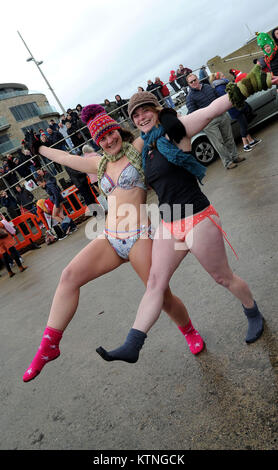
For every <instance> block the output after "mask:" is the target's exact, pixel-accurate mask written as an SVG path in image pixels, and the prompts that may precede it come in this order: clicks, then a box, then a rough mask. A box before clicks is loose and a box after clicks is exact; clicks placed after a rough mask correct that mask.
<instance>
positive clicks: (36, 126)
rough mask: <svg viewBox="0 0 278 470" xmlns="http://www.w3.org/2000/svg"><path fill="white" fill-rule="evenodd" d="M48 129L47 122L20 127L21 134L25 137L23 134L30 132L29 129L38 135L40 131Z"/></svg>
mask: <svg viewBox="0 0 278 470" xmlns="http://www.w3.org/2000/svg"><path fill="white" fill-rule="evenodd" d="M48 127H49V124H48V122H47V121H40V122H36V123H35V124H30V126H26V127H22V128H21V130H22V132H23V134H24V135H25V132H26V131H30V130H31V129H33V131H34V132H35V133H38V132H39V130H40V129H43V130H44V131H46V129H47V128H48Z"/></svg>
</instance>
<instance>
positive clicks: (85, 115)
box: [81, 104, 121, 145]
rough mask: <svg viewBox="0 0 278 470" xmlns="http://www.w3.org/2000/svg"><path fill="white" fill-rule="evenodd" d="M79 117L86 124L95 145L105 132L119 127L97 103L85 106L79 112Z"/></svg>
mask: <svg viewBox="0 0 278 470" xmlns="http://www.w3.org/2000/svg"><path fill="white" fill-rule="evenodd" d="M81 119H82V121H83V122H84V123H85V124H87V126H88V128H89V131H90V133H91V136H92V138H93V139H94V141H95V142H96V144H97V145H99V141H100V140H101V139H102V138H103V137H104V136H105V134H107V133H108V132H111V131H113V130H116V129H120V128H121V127H120V125H119V124H118V123H117V122H116V121H115V120H114V119H112V118H111V117H110V116H109V115H108V114H107V112H106V111H105V109H104V108H103V107H102V106H100V105H99V104H89V105H88V106H85V107H84V108H83V109H82V112H81Z"/></svg>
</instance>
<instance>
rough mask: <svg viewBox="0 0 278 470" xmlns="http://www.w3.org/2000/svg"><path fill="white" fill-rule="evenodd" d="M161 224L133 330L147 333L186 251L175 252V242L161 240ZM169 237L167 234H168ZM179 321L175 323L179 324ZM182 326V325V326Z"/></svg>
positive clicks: (171, 239)
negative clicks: (145, 287) (145, 288)
mask: <svg viewBox="0 0 278 470" xmlns="http://www.w3.org/2000/svg"><path fill="white" fill-rule="evenodd" d="M164 230H166V229H165V228H164V227H163V226H162V224H160V226H159V227H158V229H157V232H156V234H155V239H154V241H153V249H152V265H151V270H150V275H149V279H148V283H147V290H146V292H145V294H144V296H143V298H142V300H141V302H140V305H139V308H138V311H137V315H136V319H135V322H134V325H133V328H136V329H138V330H141V331H144V332H148V331H149V330H150V328H151V327H152V326H153V324H154V323H155V322H156V321H157V319H158V317H159V315H160V312H161V310H162V308H163V302H164V298H165V294H166V292H167V289H168V286H169V282H170V279H171V277H172V275H173V273H174V272H175V270H176V269H177V267H178V266H179V264H180V262H181V261H182V260H183V258H184V257H185V256H186V254H187V253H188V249H186V248H185V250H184V251H183V250H178V251H177V250H175V243H176V240H175V239H174V238H173V237H172V238H170V239H163V231H164ZM168 235H169V233H168ZM180 322H181V320H179V321H178V322H177V321H176V323H180ZM183 326H184V325H183Z"/></svg>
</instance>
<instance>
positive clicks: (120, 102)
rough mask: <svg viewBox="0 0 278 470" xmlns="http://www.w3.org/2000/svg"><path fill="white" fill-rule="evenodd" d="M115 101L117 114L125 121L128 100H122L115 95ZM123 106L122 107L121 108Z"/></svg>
mask: <svg viewBox="0 0 278 470" xmlns="http://www.w3.org/2000/svg"><path fill="white" fill-rule="evenodd" d="M115 100H116V102H117V106H118V108H120V109H119V112H120V114H121V116H122V117H123V118H124V119H127V118H128V114H127V105H128V100H124V99H122V98H121V97H120V95H116V96H115ZM122 106H123V107H122Z"/></svg>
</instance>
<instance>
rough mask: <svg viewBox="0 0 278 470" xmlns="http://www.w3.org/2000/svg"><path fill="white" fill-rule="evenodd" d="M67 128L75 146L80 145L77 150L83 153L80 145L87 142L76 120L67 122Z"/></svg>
mask: <svg viewBox="0 0 278 470" xmlns="http://www.w3.org/2000/svg"><path fill="white" fill-rule="evenodd" d="M66 128H67V132H68V135H69V136H70V139H71V141H72V143H73V145H74V147H78V148H77V149H76V150H77V152H78V153H81V150H80V148H79V147H80V146H82V145H84V144H85V139H84V137H83V136H82V134H81V132H80V130H79V128H78V127H77V124H76V122H75V123H73V122H69V121H68V122H66Z"/></svg>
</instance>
